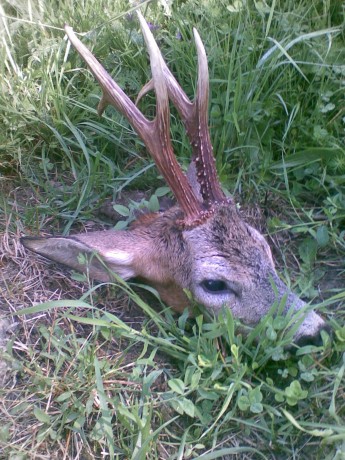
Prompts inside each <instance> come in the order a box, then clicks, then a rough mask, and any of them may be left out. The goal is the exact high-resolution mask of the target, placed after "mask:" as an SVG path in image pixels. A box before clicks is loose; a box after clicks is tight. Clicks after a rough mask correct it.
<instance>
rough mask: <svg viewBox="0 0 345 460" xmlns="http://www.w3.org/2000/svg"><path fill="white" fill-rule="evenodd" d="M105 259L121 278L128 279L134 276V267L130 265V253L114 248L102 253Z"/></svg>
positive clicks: (132, 258) (131, 258)
mask: <svg viewBox="0 0 345 460" xmlns="http://www.w3.org/2000/svg"><path fill="white" fill-rule="evenodd" d="M102 255H103V257H104V259H105V261H106V262H107V263H109V264H110V266H111V269H112V270H113V271H114V272H115V273H117V274H118V275H119V276H121V278H123V279H129V278H133V277H134V276H136V272H135V271H134V267H133V266H132V263H133V260H134V257H133V255H132V254H130V253H128V252H126V251H122V250H121V249H114V250H111V251H107V252H105V253H103V254H102Z"/></svg>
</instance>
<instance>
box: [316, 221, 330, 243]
mask: <svg viewBox="0 0 345 460" xmlns="http://www.w3.org/2000/svg"><path fill="white" fill-rule="evenodd" d="M316 241H317V243H318V245H319V246H320V247H321V248H324V247H325V246H327V244H328V243H329V234H328V228H327V227H326V225H320V227H318V229H317V230H316Z"/></svg>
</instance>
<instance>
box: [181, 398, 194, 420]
mask: <svg viewBox="0 0 345 460" xmlns="http://www.w3.org/2000/svg"><path fill="white" fill-rule="evenodd" d="M180 406H181V407H182V409H183V411H184V413H185V414H187V415H189V417H194V415H195V406H194V404H193V402H192V401H190V400H189V399H187V398H182V399H181V400H180Z"/></svg>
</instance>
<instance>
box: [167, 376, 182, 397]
mask: <svg viewBox="0 0 345 460" xmlns="http://www.w3.org/2000/svg"><path fill="white" fill-rule="evenodd" d="M168 385H169V387H170V388H171V389H172V390H173V391H175V393H177V394H179V395H183V394H184V392H185V389H186V386H185V384H184V383H183V382H182V380H181V379H171V380H168Z"/></svg>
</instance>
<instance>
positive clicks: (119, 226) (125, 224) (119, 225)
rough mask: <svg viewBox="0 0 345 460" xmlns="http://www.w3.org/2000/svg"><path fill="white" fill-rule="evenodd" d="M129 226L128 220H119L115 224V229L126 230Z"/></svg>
mask: <svg viewBox="0 0 345 460" xmlns="http://www.w3.org/2000/svg"><path fill="white" fill-rule="evenodd" d="M127 227H128V222H127V221H126V220H119V221H118V222H116V225H115V226H114V230H124V229H125V228H127Z"/></svg>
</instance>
